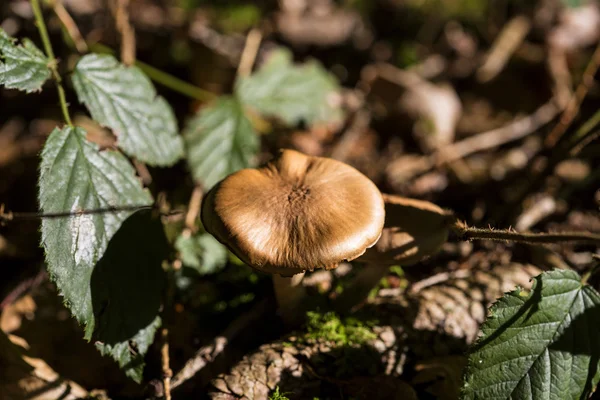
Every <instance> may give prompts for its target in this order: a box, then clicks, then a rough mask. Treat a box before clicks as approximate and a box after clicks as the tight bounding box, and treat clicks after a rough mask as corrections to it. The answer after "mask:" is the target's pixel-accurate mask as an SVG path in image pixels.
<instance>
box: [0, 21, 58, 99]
mask: <svg viewBox="0 0 600 400" xmlns="http://www.w3.org/2000/svg"><path fill="white" fill-rule="evenodd" d="M49 63H50V60H49V59H48V57H46V56H45V55H44V53H42V52H41V50H39V49H38V48H37V47H36V46H35V45H34V44H33V43H32V42H31V41H30V40H29V39H23V41H22V45H17V44H16V41H15V39H13V38H11V37H10V36H8V35H7V34H6V32H4V31H3V30H2V29H0V85H4V86H5V87H7V88H8V89H19V90H23V91H25V92H34V91H37V90H41V89H42V85H43V84H44V82H46V80H48V78H50V68H48V65H49Z"/></svg>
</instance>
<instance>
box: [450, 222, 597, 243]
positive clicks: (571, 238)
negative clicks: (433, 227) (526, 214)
mask: <svg viewBox="0 0 600 400" xmlns="http://www.w3.org/2000/svg"><path fill="white" fill-rule="evenodd" d="M450 229H451V230H452V231H453V232H454V233H455V234H456V235H458V237H459V238H460V239H461V240H472V239H484V240H495V241H505V242H517V243H527V244H540V243H548V244H551V243H562V242H578V243H589V244H595V245H600V235H599V234H594V233H588V232H562V233H519V232H515V231H513V230H510V229H509V230H503V229H498V230H495V229H480V228H473V227H470V226H468V225H467V224H466V223H464V222H462V221H458V220H457V221H455V222H454V223H453V224H452V225H451V227H450Z"/></svg>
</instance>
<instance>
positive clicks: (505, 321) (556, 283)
mask: <svg viewBox="0 0 600 400" xmlns="http://www.w3.org/2000/svg"><path fill="white" fill-rule="evenodd" d="M580 279H581V278H580V277H579V276H578V275H577V273H575V272H573V271H566V270H557V271H552V272H547V273H543V274H541V275H540V276H538V277H537V278H535V283H534V286H533V288H532V291H531V293H530V294H529V296H528V297H522V296H521V292H520V291H519V290H516V291H514V292H512V293H508V294H506V295H505V296H504V297H503V298H502V299H500V300H499V301H498V302H497V303H496V304H495V305H494V306H492V308H491V309H490V316H489V317H488V319H487V320H486V322H485V323H484V324H483V326H482V328H481V332H482V336H481V338H480V339H479V341H478V344H477V345H476V346H475V347H474V348H473V349H472V350H471V352H470V355H469V366H468V369H467V373H466V378H465V379H466V381H465V382H466V383H465V385H464V388H463V396H462V398H463V399H530V400H537V399H540V400H541V399H557V400H558V399H560V400H566V399H585V398H587V396H588V395H589V394H590V392H591V391H592V390H593V388H594V387H595V386H596V384H597V383H598V380H599V379H600V363H599V358H600V335H599V334H598V326H600V295H599V294H598V292H596V290H594V289H593V288H592V287H590V286H584V285H582V284H581V280H580Z"/></svg>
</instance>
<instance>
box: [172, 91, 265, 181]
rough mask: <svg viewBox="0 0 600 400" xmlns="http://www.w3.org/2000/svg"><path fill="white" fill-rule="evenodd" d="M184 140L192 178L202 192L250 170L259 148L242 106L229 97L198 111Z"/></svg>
mask: <svg viewBox="0 0 600 400" xmlns="http://www.w3.org/2000/svg"><path fill="white" fill-rule="evenodd" d="M184 138H185V142H186V150H187V160H188V164H189V165H190V168H191V170H192V175H193V176H194V179H195V180H196V181H197V182H200V183H202V185H203V186H204V188H205V189H209V188H210V187H212V186H213V185H214V184H215V183H217V182H218V181H220V180H221V179H223V178H225V177H226V176H227V175H229V174H231V173H233V172H235V171H237V170H239V169H242V168H246V167H249V166H251V165H252V160H253V158H254V156H255V155H256V153H257V152H258V150H259V144H260V143H259V140H258V137H257V135H256V132H255V131H254V129H253V128H252V124H251V123H250V121H249V120H248V118H246V116H245V115H244V111H243V109H242V106H241V104H240V103H239V102H238V101H237V100H236V99H235V98H231V97H222V98H220V99H218V100H217V101H216V102H215V103H214V104H212V105H210V106H208V107H206V108H203V109H202V110H200V112H199V113H198V115H196V116H195V117H194V118H193V119H192V120H190V121H189V122H188V124H187V126H186V128H185V131H184Z"/></svg>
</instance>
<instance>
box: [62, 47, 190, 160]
mask: <svg viewBox="0 0 600 400" xmlns="http://www.w3.org/2000/svg"><path fill="white" fill-rule="evenodd" d="M73 85H74V86H75V91H76V92H77V95H78V96H79V100H80V101H81V102H82V103H84V104H85V105H86V106H87V107H88V109H89V111H90V113H91V114H92V117H93V118H94V119H95V120H96V121H97V122H99V123H100V124H102V125H104V126H107V127H109V128H111V129H112V130H113V132H114V133H115V135H116V136H117V138H118V141H117V145H118V146H119V147H120V148H122V149H123V151H125V152H126V153H127V154H128V155H130V156H133V157H136V158H137V159H138V160H140V161H142V162H145V163H147V164H149V165H154V166H169V165H173V164H174V163H175V162H176V161H177V160H179V159H180V158H181V157H182V156H183V141H182V139H181V137H180V136H179V134H178V130H177V122H176V120H175V116H174V114H173V110H172V109H171V107H170V106H169V104H168V103H167V102H166V101H165V100H164V99H163V98H162V97H160V96H157V95H156V90H155V89H154V86H153V85H152V82H150V80H149V79H148V77H147V76H146V75H145V74H144V73H143V72H142V71H141V70H140V69H139V68H137V67H126V66H124V65H122V64H121V63H119V62H118V61H117V60H116V59H115V58H114V57H113V56H110V55H106V54H102V55H100V54H89V55H86V56H84V57H82V58H81V60H79V62H78V63H77V65H76V67H75V71H74V73H73Z"/></svg>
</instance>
